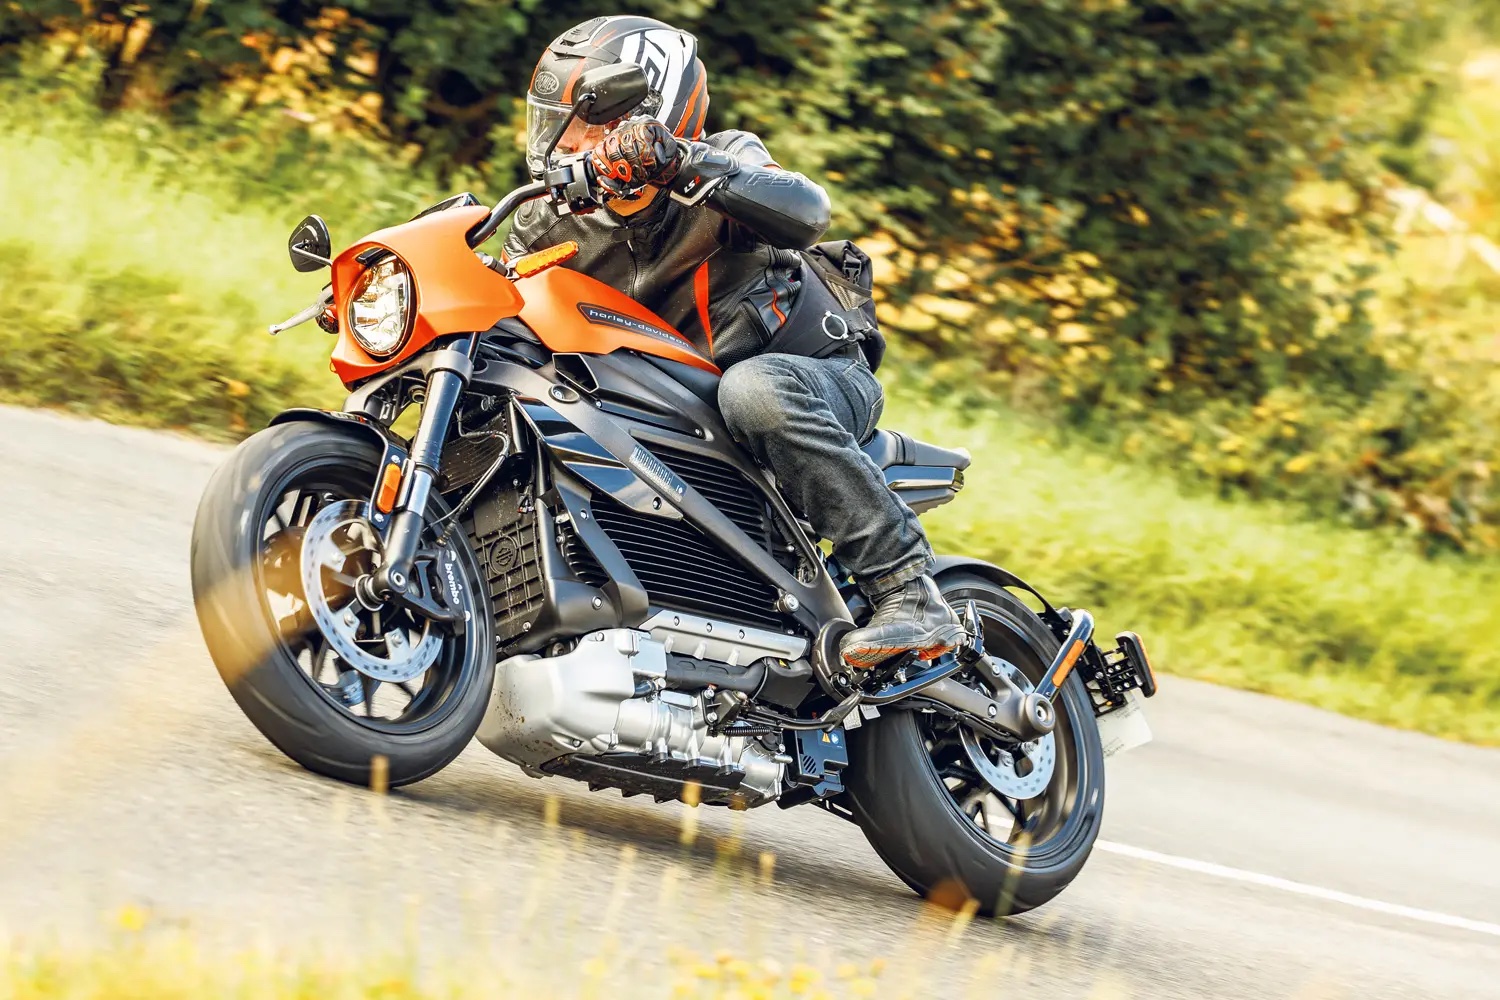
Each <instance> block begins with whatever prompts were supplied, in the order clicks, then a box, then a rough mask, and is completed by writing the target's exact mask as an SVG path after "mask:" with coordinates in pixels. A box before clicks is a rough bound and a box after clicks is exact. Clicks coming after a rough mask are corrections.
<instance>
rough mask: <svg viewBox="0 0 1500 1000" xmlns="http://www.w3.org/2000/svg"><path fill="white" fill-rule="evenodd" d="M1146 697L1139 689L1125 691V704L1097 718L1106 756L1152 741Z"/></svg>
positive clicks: (1100, 738)
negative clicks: (1147, 716)
mask: <svg viewBox="0 0 1500 1000" xmlns="http://www.w3.org/2000/svg"><path fill="white" fill-rule="evenodd" d="M1145 705H1146V699H1145V698H1143V697H1142V696H1141V693H1140V692H1139V691H1127V692H1125V704H1123V705H1121V706H1120V707H1119V708H1117V709H1115V710H1113V711H1111V712H1106V713H1104V714H1103V715H1101V716H1099V717H1098V719H1097V722H1098V725H1099V742H1100V743H1102V744H1103V745H1104V756H1105V757H1113V756H1114V755H1115V754H1117V753H1124V752H1125V751H1126V750H1133V749H1135V748H1136V747H1138V746H1144V745H1145V744H1147V743H1150V742H1151V726H1150V725H1149V724H1148V723H1147V722H1146V707H1145Z"/></svg>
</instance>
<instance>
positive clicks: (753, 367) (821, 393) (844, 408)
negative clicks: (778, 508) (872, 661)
mask: <svg viewBox="0 0 1500 1000" xmlns="http://www.w3.org/2000/svg"><path fill="white" fill-rule="evenodd" d="M856 354H857V352H856ZM884 408H885V393H884V392H883V391H882V390H881V388H880V383H879V382H878V381H877V380H876V379H875V375H874V374H873V373H872V372H871V371H870V369H869V367H868V366H867V365H866V364H865V360H864V357H863V356H862V355H861V356H856V357H855V358H853V359H852V360H851V359H850V358H848V357H834V358H808V357H802V356H800V355H794V354H761V355H758V356H756V357H753V358H749V359H748V360H745V361H741V362H740V363H739V364H737V365H734V366H733V367H731V368H730V369H729V371H727V372H725V373H724V379H723V381H722V382H720V383H719V409H720V410H721V412H722V413H723V415H724V423H725V424H726V425H727V426H728V427H729V430H730V432H731V433H732V434H734V437H735V439H736V440H737V441H739V442H740V443H741V444H743V445H745V446H746V447H747V448H749V449H750V451H751V452H752V453H753V454H754V455H755V457H756V458H757V459H758V460H759V461H760V463H761V464H762V465H763V466H765V467H766V468H768V469H770V470H771V472H772V474H773V475H775V477H776V484H777V486H778V487H779V488H780V489H781V494H782V496H784V497H786V499H787V502H788V503H790V504H791V505H792V507H793V508H794V509H796V510H797V511H798V512H799V513H801V514H802V515H803V516H804V517H806V518H807V520H808V522H809V523H810V524H811V525H812V526H813V527H814V528H815V529H816V530H817V531H818V533H819V534H820V535H822V536H823V537H824V538H826V539H828V540H829V541H831V542H832V543H833V554H834V557H835V558H836V559H838V561H839V562H840V563H841V564H842V565H843V566H844V568H845V569H847V570H849V572H850V573H851V574H853V576H854V582H855V583H857V584H858V585H859V587H860V589H861V590H863V591H864V592H865V593H866V594H869V595H872V596H873V595H878V594H883V593H885V592H886V591H889V590H894V589H895V588H897V587H899V586H901V585H902V584H904V583H906V582H907V581H909V580H913V579H915V578H917V577H919V576H921V575H922V574H924V573H929V572H931V571H932V564H933V559H932V546H931V545H929V544H928V541H927V533H926V532H924V531H923V530H922V524H921V522H920V521H918V520H917V515H916V514H914V513H913V512H912V510H911V508H910V507H907V506H906V504H904V503H902V502H901V499H900V498H899V497H897V496H896V494H895V493H893V492H891V490H890V488H889V487H887V486H886V484H885V477H884V475H883V474H882V473H881V470H880V467H879V466H877V465H876V464H875V463H874V461H872V460H871V459H870V456H868V455H866V454H865V453H864V452H863V451H860V447H859V446H860V444H861V443H863V442H865V441H868V440H869V439H870V437H871V435H873V434H874V433H875V424H876V421H878V420H879V419H880V413H881V411H882V410H883V409H884Z"/></svg>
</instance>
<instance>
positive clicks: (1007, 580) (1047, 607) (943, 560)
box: [932, 556, 1068, 639]
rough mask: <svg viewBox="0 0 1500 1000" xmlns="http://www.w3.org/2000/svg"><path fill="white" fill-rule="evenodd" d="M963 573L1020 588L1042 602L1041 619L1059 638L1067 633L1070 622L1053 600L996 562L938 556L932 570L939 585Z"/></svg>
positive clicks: (1013, 588) (1000, 585)
mask: <svg viewBox="0 0 1500 1000" xmlns="http://www.w3.org/2000/svg"><path fill="white" fill-rule="evenodd" d="M963 574H968V575H970V576H977V577H979V578H980V579H982V580H988V581H989V582H990V583H993V584H995V585H996V586H997V587H1004V588H1006V589H1007V590H1020V591H1024V592H1025V593H1028V594H1030V595H1031V596H1032V597H1035V598H1036V599H1037V600H1039V601H1041V602H1042V611H1041V619H1042V621H1044V622H1046V623H1047V627H1048V628H1050V629H1052V631H1053V632H1057V633H1058V638H1059V639H1060V638H1062V636H1064V635H1066V634H1067V630H1068V622H1067V621H1066V620H1065V619H1064V618H1063V616H1062V615H1060V614H1058V613H1057V609H1056V608H1054V607H1053V606H1052V602H1051V601H1049V600H1047V599H1046V598H1045V597H1043V596H1042V594H1041V591H1039V590H1037V589H1036V588H1035V587H1033V586H1032V585H1031V584H1029V583H1027V582H1026V581H1025V580H1023V579H1021V578H1020V577H1019V576H1016V575H1015V574H1014V573H1012V572H1011V571H1010V570H1008V569H1002V568H1001V567H999V566H996V565H995V564H994V563H987V562H984V561H983V560H980V559H970V558H969V557H967V556H938V558H937V563H936V565H935V566H934V568H933V571H932V575H933V577H934V578H935V579H936V580H937V581H938V585H939V586H942V582H943V578H944V577H951V576H960V575H963ZM1059 629H1061V631H1059Z"/></svg>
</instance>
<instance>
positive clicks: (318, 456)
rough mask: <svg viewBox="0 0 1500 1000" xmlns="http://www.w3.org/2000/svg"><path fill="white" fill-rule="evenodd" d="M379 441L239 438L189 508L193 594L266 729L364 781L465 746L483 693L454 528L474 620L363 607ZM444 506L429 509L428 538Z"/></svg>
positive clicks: (307, 761)
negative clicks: (368, 507) (452, 621)
mask: <svg viewBox="0 0 1500 1000" xmlns="http://www.w3.org/2000/svg"><path fill="white" fill-rule="evenodd" d="M380 459H381V452H380V449H379V448H378V447H377V446H376V445H375V443H374V442H373V441H370V440H367V439H365V438H364V437H362V436H360V435H359V432H357V431H353V432H351V431H350V430H349V429H346V428H342V427H338V426H334V425H329V424H324V423H315V422H293V423H288V424H282V425H279V426H275V427H270V428H267V429H266V430H263V431H261V432H260V433H258V434H256V435H254V436H253V437H251V438H249V439H247V440H246V441H244V442H243V443H242V444H240V445H239V447H238V448H236V449H235V451H234V452H233V453H232V454H231V455H230V458H229V461H228V462H226V463H225V464H224V465H223V466H222V467H220V468H219V470H218V471H217V472H215V473H214V476H213V478H212V479H211V480H210V481H209V484H208V488H207V490H206V491H205V492H204V494H203V499H202V501H201V502H200V503H199V505H198V515H197V518H196V520H195V521H194V523H193V549H192V572H193V602H194V605H195V606H196V608H197V611H198V621H199V624H200V625H201V626H202V629H203V637H204V640H205V642H206V643H207V645H208V649H209V653H210V654H211V655H212V657H213V660H214V664H215V665H216V666H217V667H218V669H219V673H220V675H221V676H222V677H223V679H224V682H225V684H227V685H228V687H229V690H230V693H231V694H232V695H233V696H234V700H235V701H236V702H237V703H238V704H239V706H240V708H241V710H242V711H244V713H245V715H246V716H248V717H249V719H250V721H251V722H253V723H254V724H255V727H256V728H257V729H259V730H260V731H261V733H262V734H263V735H264V736H265V737H266V738H267V739H268V740H270V741H271V742H272V743H273V744H275V745H276V747H277V748H279V749H280V750H281V751H282V752H283V753H285V754H286V755H287V756H288V757H290V758H292V759H293V760H295V761H296V762H297V763H299V764H301V765H302V766H303V767H305V768H307V769H308V770H310V771H315V772H317V773H319V774H324V775H328V776H329V777H333V778H338V779H340V780H343V781H349V782H353V783H356V784H367V783H369V782H370V780H371V778H372V775H373V774H374V773H375V768H376V767H377V766H378V765H376V763H375V762H376V760H377V759H381V758H383V759H384V761H385V770H386V775H385V777H386V780H387V781H388V782H389V784H390V785H391V786H396V785H403V784H407V783H409V782H413V781H419V780H421V779H422V778H425V777H427V776H429V775H431V774H433V773H435V772H436V771H438V770H439V769H440V768H442V767H443V766H445V765H446V764H448V762H449V761H451V760H453V758H454V757H457V756H458V754H459V753H460V752H461V751H462V750H463V748H464V746H465V745H466V744H467V743H468V742H469V739H470V738H471V737H472V736H473V735H474V731H475V730H476V729H477V728H478V726H479V721H480V719H481V718H482V717H483V715H484V711H485V707H486V704H487V703H488V699H489V693H490V687H491V683H492V681H493V678H494V669H495V666H494V641H493V639H492V632H491V617H490V610H489V602H488V599H487V590H486V587H485V585H484V577H483V576H482V575H481V574H480V572H479V568H478V565H477V563H476V561H475V559H474V555H473V553H472V552H471V551H470V549H469V546H468V544H467V541H466V540H465V538H464V537H463V535H462V533H461V532H458V533H455V537H454V538H453V539H452V540H450V541H449V542H447V545H446V556H445V558H447V559H448V560H449V561H448V562H447V566H448V567H451V568H453V569H454V571H455V572H456V573H457V574H458V575H459V576H461V577H462V579H463V583H464V586H463V587H462V589H461V590H462V599H463V603H464V604H465V607H464V608H463V609H462V610H464V611H465V612H466V618H467V619H468V620H467V622H466V624H465V626H464V627H463V628H461V629H452V630H449V631H443V630H441V629H440V628H439V627H438V626H436V625H435V624H434V623H432V622H430V621H427V620H426V619H424V618H421V617H420V616H418V615H415V614H414V613H412V612H411V611H409V610H405V609H399V608H395V607H392V606H389V605H386V606H380V607H373V608H371V607H367V606H366V605H365V603H363V602H362V601H360V600H359V599H358V598H357V596H356V594H355V592H354V588H353V584H354V583H355V581H356V580H357V579H358V578H359V577H360V576H362V575H364V574H368V573H370V572H372V571H373V570H374V569H376V568H377V567H378V566H379V565H380V560H381V544H380V539H379V536H378V535H377V534H376V532H375V531H374V529H373V528H372V527H371V526H370V525H369V523H368V522H367V521H366V520H365V519H364V516H363V512H364V507H365V501H366V500H367V499H368V498H369V496H370V494H371V490H372V486H373V483H374V480H375V475H376V472H377V470H378V469H379V467H380ZM442 514H443V507H442V504H441V501H440V500H438V499H436V498H434V499H433V500H432V501H431V502H430V503H429V506H428V509H427V511H426V515H427V523H428V525H429V527H428V528H427V530H426V533H425V534H424V536H423V545H424V546H433V545H434V541H435V539H434V532H433V530H432V528H431V525H432V524H433V523H434V522H435V521H436V520H437V518H439V517H440V516H441V515H442Z"/></svg>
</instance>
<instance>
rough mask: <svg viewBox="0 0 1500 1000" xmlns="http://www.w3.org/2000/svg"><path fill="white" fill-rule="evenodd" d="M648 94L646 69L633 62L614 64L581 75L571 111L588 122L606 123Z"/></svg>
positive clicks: (623, 113) (634, 107)
mask: <svg viewBox="0 0 1500 1000" xmlns="http://www.w3.org/2000/svg"><path fill="white" fill-rule="evenodd" d="M650 93H651V84H650V83H649V82H648V81H647V79H646V71H645V70H643V69H641V68H640V67H639V66H637V65H636V64H635V63H615V64H614V65H613V66H601V67H599V68H598V69H595V70H590V71H589V72H587V73H585V74H583V77H582V78H581V79H580V80H579V81H578V97H577V99H576V100H574V101H573V113H574V114H575V115H577V116H578V117H579V118H581V119H582V120H583V121H585V122H587V123H588V124H590V125H608V124H609V123H610V122H612V121H616V120H617V119H620V118H624V117H625V116H626V115H628V114H630V112H632V111H634V110H635V109H636V108H638V107H640V106H641V103H642V102H644V101H645V100H646V98H647V96H648V95H649V94H650Z"/></svg>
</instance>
